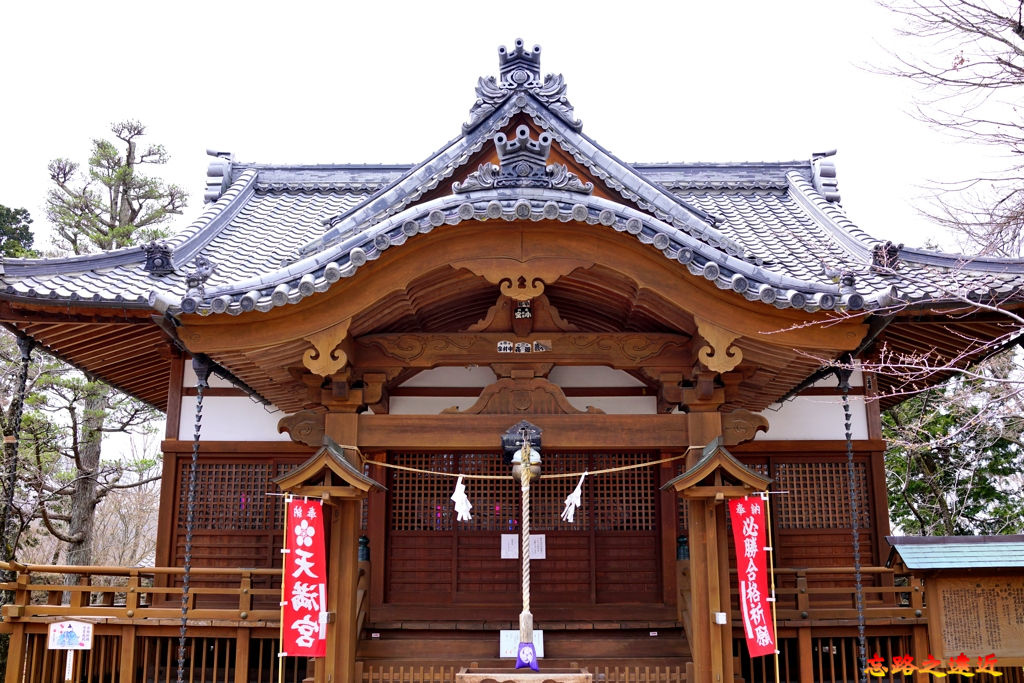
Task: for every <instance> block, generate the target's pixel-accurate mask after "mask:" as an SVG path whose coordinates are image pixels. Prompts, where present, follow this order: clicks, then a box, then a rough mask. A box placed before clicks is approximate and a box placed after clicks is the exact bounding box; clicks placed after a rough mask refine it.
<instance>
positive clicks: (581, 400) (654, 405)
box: [568, 396, 658, 415]
mask: <svg viewBox="0 0 1024 683" xmlns="http://www.w3.org/2000/svg"><path fill="white" fill-rule="evenodd" d="M568 398H569V403H570V405H572V407H573V408H576V409H577V410H586V409H587V406H594V407H595V408H600V409H601V410H603V411H604V412H606V413H608V414H609V415H654V414H655V413H657V412H658V397H657V396H570V397H568Z"/></svg>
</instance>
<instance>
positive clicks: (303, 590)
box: [281, 498, 327, 657]
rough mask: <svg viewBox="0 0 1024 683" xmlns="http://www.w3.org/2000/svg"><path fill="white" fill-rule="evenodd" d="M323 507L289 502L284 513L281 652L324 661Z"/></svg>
mask: <svg viewBox="0 0 1024 683" xmlns="http://www.w3.org/2000/svg"><path fill="white" fill-rule="evenodd" d="M322 512H323V504H322V503H321V502H320V501H319V500H317V501H304V500H302V499H299V498H289V499H288V505H287V509H286V510H285V552H284V584H283V587H282V595H281V607H282V615H283V619H282V622H281V631H282V638H281V652H282V653H284V655H285V656H287V657H323V656H324V652H325V650H326V645H327V604H326V603H327V553H326V552H325V550H324V520H323V515H322Z"/></svg>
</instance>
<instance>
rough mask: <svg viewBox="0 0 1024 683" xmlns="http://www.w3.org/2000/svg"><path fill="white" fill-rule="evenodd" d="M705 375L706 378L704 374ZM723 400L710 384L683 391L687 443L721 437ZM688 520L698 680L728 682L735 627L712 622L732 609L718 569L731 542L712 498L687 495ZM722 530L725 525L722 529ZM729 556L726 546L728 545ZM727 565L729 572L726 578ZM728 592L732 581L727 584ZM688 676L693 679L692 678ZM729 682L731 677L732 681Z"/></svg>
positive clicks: (691, 459)
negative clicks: (722, 551) (717, 614)
mask: <svg viewBox="0 0 1024 683" xmlns="http://www.w3.org/2000/svg"><path fill="white" fill-rule="evenodd" d="M705 379H706V378H705ZM724 401H725V392H724V391H723V390H722V389H711V390H708V388H707V384H704V385H703V386H700V385H699V386H698V387H697V388H693V389H683V402H684V403H685V404H686V406H687V407H688V408H689V410H690V412H689V414H688V420H687V431H688V434H689V442H690V443H689V445H690V446H692V447H697V448H703V447H704V446H706V445H707V444H709V443H710V442H712V441H713V440H714V439H716V438H717V437H720V436H721V435H722V414H721V413H720V412H718V408H719V407H720V406H721V405H722V403H723V402H724ZM697 448H694V449H692V450H691V451H690V453H689V454H688V456H687V458H686V466H687V469H689V468H690V467H692V466H693V465H694V464H695V463H696V462H697V460H698V458H699V457H700V451H699V450H697ZM687 504H688V505H689V519H690V538H689V542H690V599H691V600H692V605H693V612H692V614H691V615H690V621H691V623H692V625H693V641H694V642H692V643H690V652H691V654H692V656H693V668H694V677H693V679H692V680H693V681H694V682H695V683H727V681H726V679H725V660H729V669H730V670H731V669H732V630H731V628H732V627H731V626H729V625H728V624H727V625H725V626H722V625H719V624H715V623H714V613H715V612H722V611H725V612H728V611H729V609H728V597H727V598H726V602H725V608H724V609H723V608H722V604H723V603H722V588H723V587H722V574H721V571H720V569H719V566H720V557H721V556H720V554H719V546H720V545H721V546H724V545H725V544H726V543H727V537H726V536H724V535H722V536H721V537H719V525H718V522H717V514H716V507H720V506H717V505H716V503H715V501H714V500H706V499H699V498H691V499H688V502H687ZM723 528H724V527H723ZM725 551H726V557H728V548H727V547H726V548H725ZM728 572H729V568H728V564H727V563H726V566H725V575H726V578H727V579H728ZM724 588H725V591H726V595H728V590H729V586H728V583H726V585H725V586H724ZM688 680H689V679H688ZM729 680H730V681H731V677H730V679H729Z"/></svg>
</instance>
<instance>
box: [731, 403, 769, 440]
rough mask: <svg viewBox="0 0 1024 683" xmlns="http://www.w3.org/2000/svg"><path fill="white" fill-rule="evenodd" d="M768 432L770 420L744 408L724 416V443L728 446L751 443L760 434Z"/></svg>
mask: <svg viewBox="0 0 1024 683" xmlns="http://www.w3.org/2000/svg"><path fill="white" fill-rule="evenodd" d="M767 431H768V419H767V418H765V417H764V416H763V415H758V414H757V413H752V412H750V411H749V410H743V409H742V408H740V409H738V410H734V411H732V412H731V413H725V414H724V415H722V441H723V442H724V443H725V445H726V446H735V445H736V444H740V443H743V442H744V441H750V440H751V439H753V438H754V436H755V435H756V434H757V433H758V432H767Z"/></svg>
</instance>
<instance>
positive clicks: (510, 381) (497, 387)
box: [442, 377, 604, 415]
mask: <svg viewBox="0 0 1024 683" xmlns="http://www.w3.org/2000/svg"><path fill="white" fill-rule="evenodd" d="M442 413H443V414H458V415H580V414H583V413H590V414H603V413H604V411H603V410H600V409H598V408H595V407H593V406H587V409H586V410H585V411H584V410H577V409H576V408H574V407H573V406H572V404H570V403H569V400H568V399H567V398H566V397H565V394H564V393H563V392H562V389H561V387H559V386H558V385H557V384H554V383H552V382H549V381H548V380H546V379H544V378H542V377H531V378H529V379H523V378H508V377H506V378H504V379H499V380H498V381H497V382H495V383H493V384H491V385H490V386H488V387H486V388H485V389H484V390H483V391H482V392H480V396H479V398H477V400H476V403H474V404H473V405H471V406H470V407H469V408H466V409H465V410H459V409H458V406H452V407H451V408H446V409H445V410H443V411H442Z"/></svg>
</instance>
